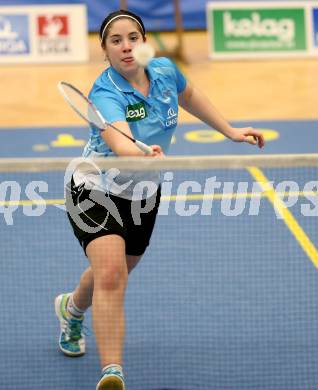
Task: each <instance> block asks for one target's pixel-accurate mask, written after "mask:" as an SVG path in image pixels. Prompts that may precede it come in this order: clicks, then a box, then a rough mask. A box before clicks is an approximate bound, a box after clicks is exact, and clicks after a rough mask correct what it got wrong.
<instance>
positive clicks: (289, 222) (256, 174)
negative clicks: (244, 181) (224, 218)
mask: <svg viewBox="0 0 318 390" xmlns="http://www.w3.org/2000/svg"><path fill="white" fill-rule="evenodd" d="M246 169H247V171H248V172H249V173H250V174H251V176H252V177H253V178H254V179H255V180H256V181H257V182H258V184H259V186H260V187H261V188H262V190H263V192H264V196H265V198H267V200H268V201H269V202H270V204H271V205H272V206H273V208H274V210H276V212H277V213H279V215H280V216H281V218H282V220H283V222H284V223H285V225H286V226H287V228H288V230H289V231H290V232H291V234H292V236H294V238H295V239H296V241H297V242H298V244H299V245H300V247H301V248H302V249H303V251H304V252H305V253H306V255H307V256H308V257H309V259H310V260H311V262H312V263H313V264H314V266H315V267H316V268H318V251H317V249H316V247H315V245H314V244H313V242H312V241H311V240H310V238H309V237H308V236H307V234H306V233H305V231H304V230H303V228H302V227H301V226H300V224H299V223H298V221H297V219H296V218H295V217H294V215H293V214H292V213H291V212H290V210H289V209H288V208H287V207H286V206H285V204H284V203H283V201H282V200H281V198H280V197H279V196H278V195H277V193H276V192H275V190H274V188H273V187H272V185H271V184H270V182H269V180H268V179H267V177H266V176H265V174H264V173H263V172H262V171H261V170H260V169H259V168H257V167H248V168H246Z"/></svg>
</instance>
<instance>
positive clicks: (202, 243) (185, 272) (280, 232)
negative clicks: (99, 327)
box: [0, 33, 318, 390]
mask: <svg viewBox="0 0 318 390" xmlns="http://www.w3.org/2000/svg"><path fill="white" fill-rule="evenodd" d="M162 39H163V40H164V41H165V39H166V40H167V44H169V43H170V42H171V40H172V38H171V37H170V36H168V35H163V36H162ZM190 47H196V48H197V50H196V52H193V51H190V49H189V48H190ZM206 47H207V42H206V38H205V35H204V34H203V33H191V34H190V33H189V34H187V35H186V56H187V58H188V62H189V63H188V64H180V67H181V68H182V70H183V71H184V73H185V74H186V76H187V77H188V78H189V79H190V80H191V81H192V82H193V83H194V84H196V85H197V86H198V87H199V88H200V89H202V90H203V91H204V92H205V93H206V95H208V96H209V97H210V98H211V99H212V100H213V101H214V103H215V105H216V106H217V107H218V108H219V110H220V111H221V112H222V113H223V114H224V116H225V117H227V118H228V119H229V120H230V121H231V122H232V123H233V124H236V125H238V126H243V125H252V126H255V127H258V128H260V129H262V131H263V132H264V134H265V137H266V139H267V145H266V148H265V149H264V150H262V151H259V150H257V149H256V148H253V147H251V146H249V145H245V144H244V145H241V144H233V143H231V142H230V141H228V140H225V139H223V138H222V137H220V136H218V135H217V134H216V133H215V132H213V131H211V130H210V129H208V128H207V126H205V125H203V124H202V123H199V122H198V121H197V120H194V119H193V118H191V117H190V116H189V115H186V114H185V113H184V112H182V113H181V114H180V125H179V128H178V130H177V133H176V137H175V140H174V144H173V145H172V147H171V154H176V155H200V154H204V155H207V154H211V155H229V154H236V155H238V157H239V155H244V154H288V153H316V152H317V145H318V112H317V101H318V92H317V91H318V81H317V73H318V60H292V61H288V60H284V61H266V62H265V61H237V62H217V63H213V62H210V61H209V60H208V58H207V50H206ZM90 50H91V58H92V59H91V61H90V63H89V64H84V65H63V66H62V65H59V66H54V65H50V66H43V65H42V66H32V65H23V66H17V65H16V66H2V67H1V90H2V93H1V96H0V118H1V119H0V135H1V141H2V142H1V143H0V157H39V158H41V157H65V156H67V157H70V156H78V155H80V154H81V149H82V147H83V145H84V143H85V140H86V139H87V128H86V127H85V126H84V125H83V123H82V122H81V121H79V120H78V119H77V118H76V116H75V115H74V114H73V113H72V112H71V110H70V109H69V108H68V107H67V106H66V105H65V103H64V102H63V100H62V98H61V97H60V96H59V95H58V92H57V88H56V84H57V82H58V81H59V80H62V79H63V80H65V81H69V82H71V83H74V84H75V85H77V86H78V87H79V88H80V89H83V90H84V91H86V92H87V91H88V90H89V86H90V85H91V83H92V82H93V80H94V79H95V77H96V76H97V75H98V74H99V72H100V71H101V70H102V69H103V66H104V64H103V62H102V55H101V54H100V52H99V50H98V48H97V39H96V37H95V36H91V37H90ZM317 173H318V172H317V168H316V170H313V169H294V168H293V169H283V168H278V169H264V170H261V171H252V170H250V171H248V170H239V171H235V172H233V171H226V170H217V171H213V172H210V173H208V174H209V176H216V178H217V180H218V181H220V182H222V183H225V182H230V181H234V182H235V183H238V182H247V183H249V191H250V189H251V185H252V183H253V182H255V181H257V180H258V179H259V178H260V174H264V175H265V176H266V177H267V178H268V180H274V181H275V183H279V182H282V181H283V180H293V181H295V182H297V183H298V184H299V191H300V196H299V199H298V202H297V203H296V204H295V206H293V207H291V208H290V215H288V217H287V219H286V218H277V216H276V213H275V211H274V209H273V207H272V205H271V203H270V202H269V201H268V199H267V198H266V197H264V198H262V199H261V206H260V212H259V215H258V216H251V215H249V210H248V207H245V208H244V210H243V211H242V212H241V213H240V214H239V215H238V216H236V217H234V216H225V215H224V210H223V209H222V208H221V197H220V196H219V197H216V199H215V200H213V202H214V203H213V207H212V211H211V213H210V214H211V215H201V213H200V212H197V213H195V214H194V215H193V216H191V217H185V216H180V215H179V213H178V211H177V210H176V208H175V203H174V202H173V201H171V202H170V208H169V215H168V216H164V215H162V216H159V218H158V223H157V225H156V229H155V232H154V236H153V240H152V243H151V249H150V250H149V251H148V252H147V253H146V255H145V258H144V259H143V261H142V263H141V264H140V266H139V267H138V268H137V269H136V270H135V271H134V272H133V273H132V275H131V277H130V282H129V287H128V291H127V298H126V308H127V312H126V313H127V314H126V320H127V336H126V344H125V373H126V377H127V389H128V390H194V389H200V390H201V389H202V390H256V389H257V390H315V389H317V388H318V368H317V367H318V336H317V329H318V303H317V296H318V269H317V267H318V253H317V249H316V248H317V247H318V238H317V228H318V223H317V221H318V219H317V213H316V216H312V217H305V216H304V215H303V214H304V213H303V212H302V206H303V205H304V204H310V205H311V206H313V205H314V204H317V201H316V200H314V201H313V203H310V202H309V201H308V199H307V198H306V197H304V195H303V193H302V191H303V189H304V187H305V184H306V183H307V182H309V181H313V180H317ZM204 175H205V176H204ZM206 175H207V173H205V174H202V173H198V172H178V173H176V174H175V180H174V182H173V185H174V187H173V194H175V191H176V190H177V187H178V185H179V184H180V183H181V182H182V181H184V180H195V181H197V182H199V183H200V184H202V186H203V184H204V181H205V179H206V177H207V176H206ZM35 180H38V181H41V182H43V181H45V183H47V192H44V191H46V189H45V188H42V190H43V194H42V196H43V197H44V198H45V199H46V200H47V201H48V202H47V206H46V208H45V210H44V212H43V214H42V215H41V216H40V217H35V216H27V214H28V213H30V204H29V203H28V195H27V193H26V189H27V186H28V183H30V182H31V181H35ZM8 181H10V182H11V183H13V182H14V183H18V185H19V187H20V188H21V197H20V201H19V202H18V204H17V207H16V209H15V210H14V211H13V212H12V214H11V217H10V215H8V213H7V211H6V209H5V208H6V207H8V203H7V200H8V197H9V196H10V193H9V191H8V192H7V193H6V196H4V190H5V188H8V185H9V184H8ZM0 186H1V187H0V188H1V192H0V196H1V199H0V211H1V213H0V235H1V250H0V251H1V262H0V291H1V303H2V306H1V316H0V329H1V335H0V389H1V390H2V389H3V390H16V389H19V388H23V389H27V390H40V389H44V388H45V389H49V390H53V389H54V390H55V389H59V390H68V389H80V390H84V389H85V390H87V389H93V388H94V386H95V383H96V381H97V379H98V376H99V363H98V358H97V352H96V345H95V342H94V337H93V335H92V334H90V335H89V336H88V337H87V354H86V355H85V356H84V357H82V358H77V359H70V358H66V357H64V356H63V355H62V354H60V353H59V352H58V348H57V337H58V323H57V320H56V318H55V316H54V310H53V300H54V297H55V296H56V295H57V294H59V293H60V292H64V291H68V290H70V289H72V288H73V287H74V285H75V283H76V280H77V278H78V277H79V275H80V273H81V271H82V270H84V269H85V266H86V265H87V261H86V259H85V257H84V256H83V254H82V251H81V248H80V247H79V245H78V243H77V242H76V241H75V239H74V238H73V235H72V233H71V230H70V227H69V225H68V221H67V220H66V217H65V214H64V211H63V209H62V207H59V206H62V204H63V174H62V173H58V172H57V173H45V175H43V173H42V174H41V173H32V174H31V173H30V174H25V173H21V172H20V173H19V172H17V173H10V174H9V173H5V174H1V182H0ZM225 198H226V196H225ZM229 199H230V198H229ZM249 201H250V199H248V202H249ZM314 202H316V203H314ZM162 203H163V205H167V199H166V198H165V199H163V202H162ZM187 204H188V205H198V206H199V207H201V205H202V203H201V202H200V197H197V198H195V197H193V198H192V200H191V199H190V201H189V202H188V203H187ZM248 204H249V203H248ZM228 207H229V208H230V206H229V205H228ZM299 236H305V237H306V239H307V241H306V243H305V244H304V243H303V241H302V243H299ZM309 245H310V248H311V249H310V250H308V246H309ZM86 325H87V326H88V328H90V329H91V315H90V313H88V316H87V321H86ZM89 333H92V331H90V332H89Z"/></svg>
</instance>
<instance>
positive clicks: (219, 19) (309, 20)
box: [207, 1, 318, 59]
mask: <svg viewBox="0 0 318 390" xmlns="http://www.w3.org/2000/svg"><path fill="white" fill-rule="evenodd" d="M207 18H208V35H209V46H210V57H211V58H213V59H237V58H273V57H301V56H302V57H318V3H317V2H315V1H289V2H282V1H275V2H274V1H268V2H264V1H259V2H253V3H251V2H246V1H241V2H239V3H237V2H224V1H211V2H209V3H208V4H207Z"/></svg>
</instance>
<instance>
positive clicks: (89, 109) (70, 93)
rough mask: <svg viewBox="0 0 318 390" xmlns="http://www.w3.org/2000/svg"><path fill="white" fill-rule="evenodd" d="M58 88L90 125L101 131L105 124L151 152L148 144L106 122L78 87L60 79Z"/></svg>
mask: <svg viewBox="0 0 318 390" xmlns="http://www.w3.org/2000/svg"><path fill="white" fill-rule="evenodd" d="M58 89H59V91H60V92H61V94H62V96H63V97H64V99H65V100H66V102H67V103H68V104H69V105H70V106H71V108H72V109H73V110H74V111H75V112H76V113H77V114H78V115H79V116H80V117H81V118H82V119H84V120H85V121H86V122H88V123H89V124H90V125H93V126H96V127H97V128H99V129H100V130H101V131H105V130H106V128H107V126H109V127H111V128H112V129H114V130H116V131H118V132H119V133H120V134H122V135H123V136H125V137H126V138H128V139H130V141H132V142H133V143H134V144H135V145H136V146H137V147H138V148H139V149H140V150H141V151H143V152H144V153H146V154H151V153H152V148H151V147H150V146H148V145H146V144H144V143H143V142H141V141H138V140H136V139H134V138H132V137H130V136H129V135H128V134H126V133H124V132H123V131H121V130H120V129H118V128H117V127H116V126H114V125H112V124H111V123H109V122H107V121H106V120H105V118H104V117H103V116H102V114H101V113H100V112H99V111H98V110H97V108H96V107H95V105H94V104H93V103H92V102H91V101H90V100H89V99H88V98H87V97H86V96H85V95H84V94H83V93H82V92H81V91H80V90H79V89H77V88H76V87H74V85H72V84H70V83H67V82H65V81H60V82H59V83H58Z"/></svg>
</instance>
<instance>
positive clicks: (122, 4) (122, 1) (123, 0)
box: [120, 0, 127, 9]
mask: <svg viewBox="0 0 318 390" xmlns="http://www.w3.org/2000/svg"><path fill="white" fill-rule="evenodd" d="M120 9H127V0H120Z"/></svg>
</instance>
